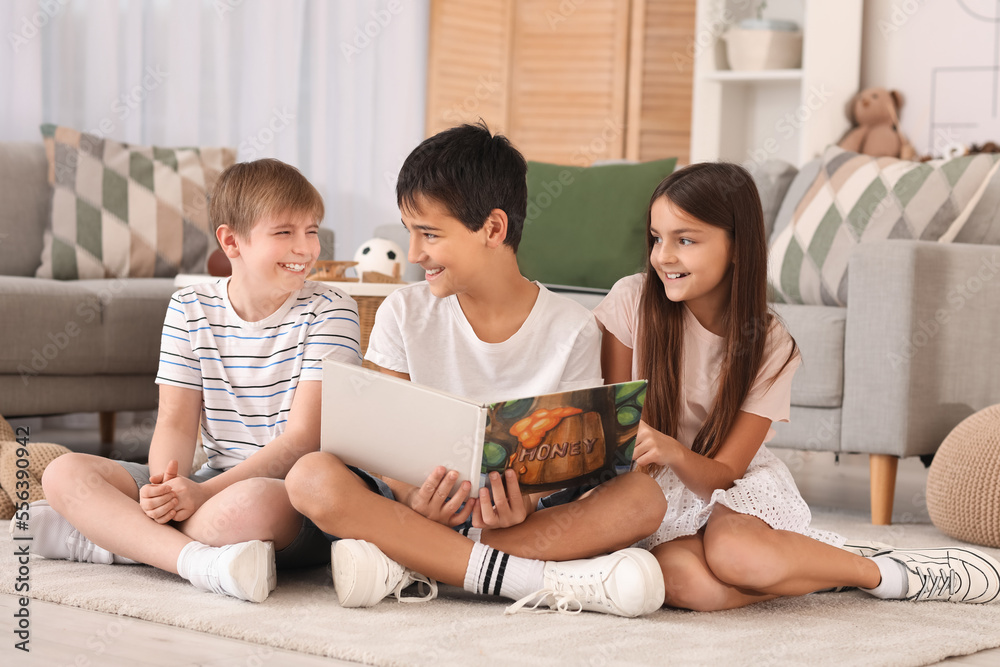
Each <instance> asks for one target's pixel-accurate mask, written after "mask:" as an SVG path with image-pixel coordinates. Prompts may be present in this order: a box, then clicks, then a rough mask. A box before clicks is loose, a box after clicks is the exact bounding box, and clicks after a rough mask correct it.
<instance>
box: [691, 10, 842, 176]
mask: <svg viewBox="0 0 1000 667" xmlns="http://www.w3.org/2000/svg"><path fill="white" fill-rule="evenodd" d="M747 5H748V3H747V2H746V1H745V0H699V2H698V15H697V23H696V29H695V35H696V44H697V49H696V52H695V68H694V91H693V92H694V98H693V102H692V105H693V109H692V112H693V113H692V123H691V161H692V162H702V161H706V160H720V159H721V160H728V161H732V162H739V163H743V164H746V163H748V162H751V163H753V162H756V163H760V162H763V161H764V160H766V159H770V158H777V159H781V160H785V161H787V162H790V163H792V164H794V165H796V166H801V165H802V164H804V163H805V162H807V161H809V160H811V159H812V158H813V157H815V156H817V155H819V154H820V153H822V151H823V149H824V148H826V147H827V146H828V145H829V144H831V143H834V142H836V141H837V140H838V139H840V137H841V135H843V133H844V132H845V131H846V130H847V127H848V122H847V118H846V116H845V115H844V108H845V106H846V104H847V102H848V100H850V99H851V97H852V96H853V95H854V94H855V93H856V92H857V91H858V86H859V82H860V70H861V18H862V0H837V1H836V2H834V1H833V0H771V1H770V2H768V7H767V11H766V13H765V17H766V18H776V19H788V20H792V21H795V22H796V23H798V24H799V25H800V26H801V27H802V33H803V43H802V67H801V69H787V70H763V71H755V72H747V71H736V70H732V69H730V68H729V64H728V60H727V57H726V50H725V43H724V41H723V40H722V37H721V36H722V34H723V33H724V32H725V31H726V30H727V29H728V27H729V25H730V24H735V23H738V22H739V21H740V20H741V19H743V18H747V17H748V16H750V15H751V13H752V7H747Z"/></svg>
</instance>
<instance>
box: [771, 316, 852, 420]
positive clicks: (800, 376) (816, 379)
mask: <svg viewBox="0 0 1000 667" xmlns="http://www.w3.org/2000/svg"><path fill="white" fill-rule="evenodd" d="M774 310H775V312H777V314H778V316H779V317H780V318H781V319H782V321H784V323H785V327H787V329H788V332H789V333H790V334H791V335H792V338H794V339H795V342H796V343H797V344H798V346H799V353H800V354H801V355H802V365H801V366H800V367H799V370H798V371H796V373H795V377H794V378H792V405H798V406H803V407H812V408H836V407H840V405H841V404H842V403H843V398H844V332H845V330H846V326H847V309H846V308H837V307H832V306H801V305H790V304H776V305H775V306H774Z"/></svg>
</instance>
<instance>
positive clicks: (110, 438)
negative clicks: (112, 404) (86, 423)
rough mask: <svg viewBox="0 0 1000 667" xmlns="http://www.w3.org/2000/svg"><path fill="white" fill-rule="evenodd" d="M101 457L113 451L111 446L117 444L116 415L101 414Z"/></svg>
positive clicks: (109, 413)
mask: <svg viewBox="0 0 1000 667" xmlns="http://www.w3.org/2000/svg"><path fill="white" fill-rule="evenodd" d="M100 419H101V455H102V456H106V455H107V454H106V452H110V451H111V445H112V444H114V442H115V413H113V412H101V413H100Z"/></svg>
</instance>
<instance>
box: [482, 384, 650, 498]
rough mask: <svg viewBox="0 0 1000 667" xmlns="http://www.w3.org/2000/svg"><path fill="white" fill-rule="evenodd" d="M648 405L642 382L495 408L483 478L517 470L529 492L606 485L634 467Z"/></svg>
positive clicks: (490, 416) (491, 413) (490, 412)
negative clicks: (641, 421)
mask: <svg viewBox="0 0 1000 667" xmlns="http://www.w3.org/2000/svg"><path fill="white" fill-rule="evenodd" d="M645 400H646V381H645V380H639V381H635V382H625V383H622V384H616V385H604V386H602V387H594V388H591V389H581V390H576V391H567V392H562V393H556V394H546V395H544V396H536V397H533V398H522V399H517V400H512V401H504V402H501V403H494V404H492V405H490V406H489V408H488V411H487V422H486V433H485V434H484V443H483V463H482V472H483V473H488V472H491V471H493V470H496V471H498V472H502V471H503V470H504V469H506V468H512V469H513V470H514V472H516V473H517V480H518V484H519V485H520V486H521V488H522V490H525V491H529V492H533V491H543V490H550V489H561V488H566V487H572V486H580V485H583V484H593V483H599V482H603V481H606V480H608V479H610V478H611V477H614V476H615V474H616V468H620V467H628V466H629V465H630V464H631V462H632V450H633V448H634V447H635V436H636V432H637V431H638V429H639V419H640V417H641V416H642V406H643V403H644V401H645Z"/></svg>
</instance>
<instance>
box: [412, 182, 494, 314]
mask: <svg viewBox="0 0 1000 667" xmlns="http://www.w3.org/2000/svg"><path fill="white" fill-rule="evenodd" d="M420 209H421V210H420V211H419V212H417V211H401V216H402V221H403V226H404V227H406V229H407V231H409V232H410V247H409V250H408V252H407V259H408V260H409V261H410V263H411V264H419V265H420V267H421V268H422V269H423V270H424V277H425V278H426V280H427V284H428V285H429V286H430V288H431V293H432V294H433V295H434V296H436V297H446V296H450V295H452V294H462V293H464V292H466V291H468V289H469V287H470V286H471V285H472V284H473V283H475V282H476V279H477V277H478V276H480V275H481V273H482V271H481V269H482V268H483V262H482V259H481V253H482V252H483V249H484V248H485V247H486V241H485V231H484V230H485V227H484V228H483V229H480V230H479V231H478V232H470V231H469V229H468V228H467V227H466V226H465V225H464V224H462V222H461V221H459V220H457V219H456V218H454V217H452V216H451V215H450V214H449V213H448V212H447V210H446V209H445V208H444V206H442V205H441V204H439V203H438V202H436V201H434V200H432V199H429V198H427V197H421V199H420Z"/></svg>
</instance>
